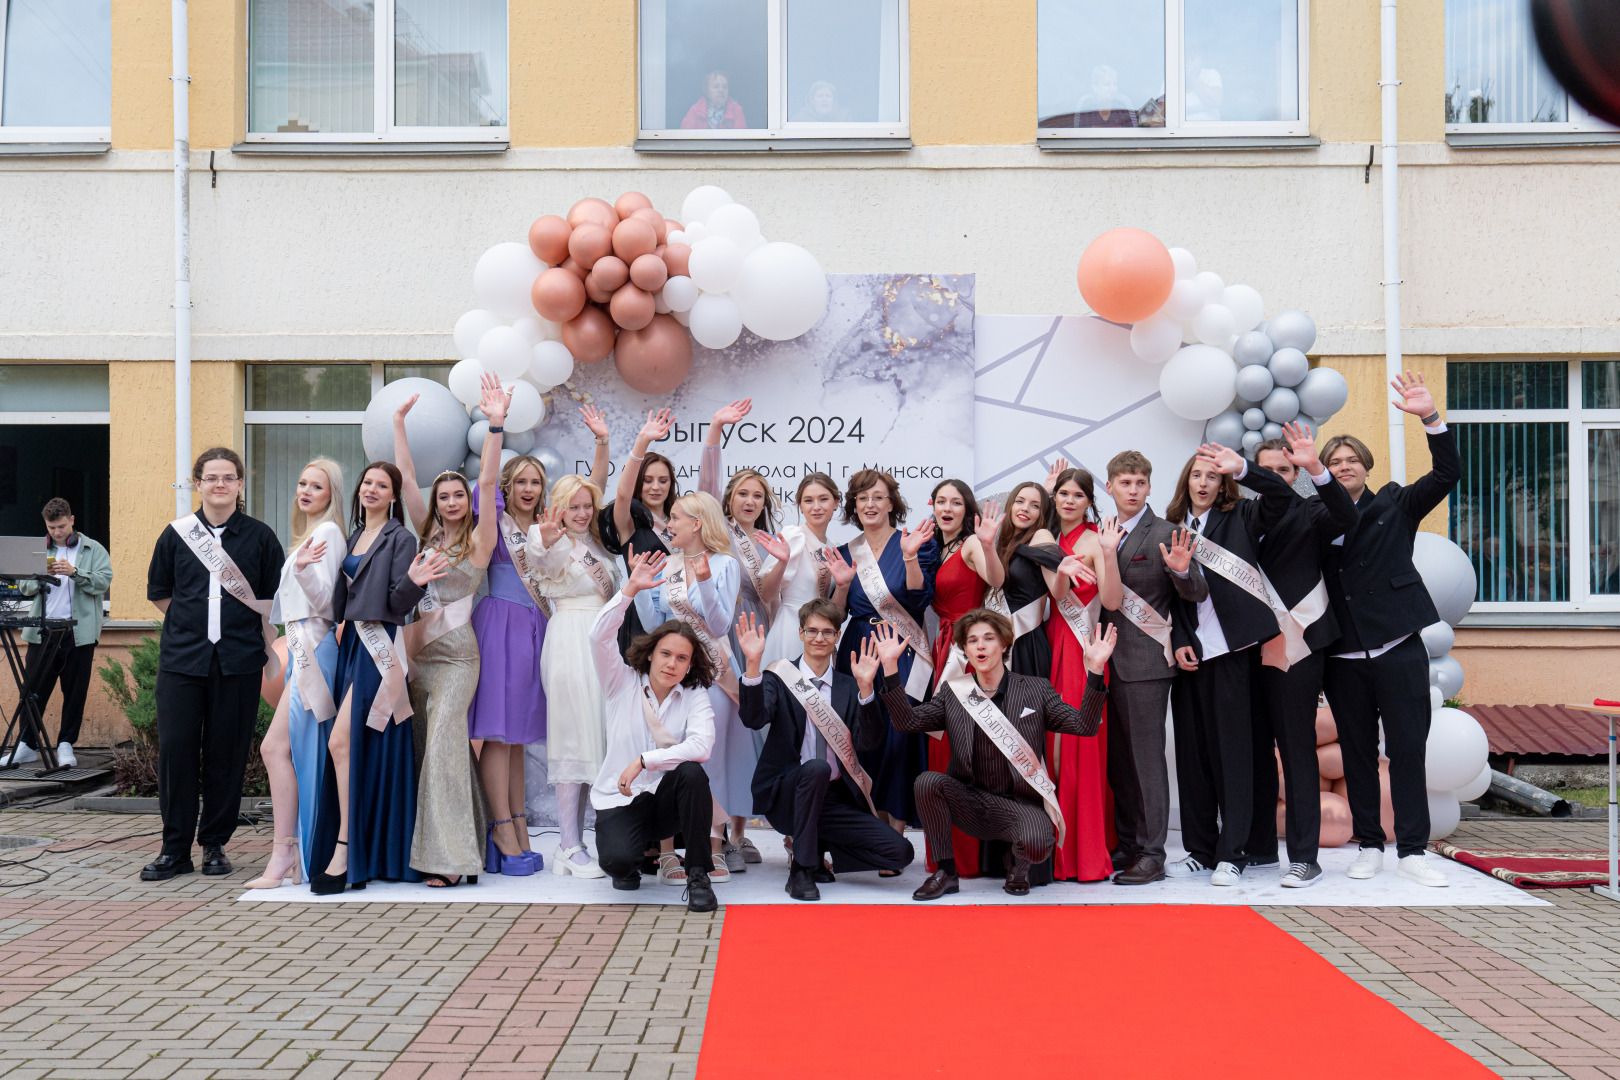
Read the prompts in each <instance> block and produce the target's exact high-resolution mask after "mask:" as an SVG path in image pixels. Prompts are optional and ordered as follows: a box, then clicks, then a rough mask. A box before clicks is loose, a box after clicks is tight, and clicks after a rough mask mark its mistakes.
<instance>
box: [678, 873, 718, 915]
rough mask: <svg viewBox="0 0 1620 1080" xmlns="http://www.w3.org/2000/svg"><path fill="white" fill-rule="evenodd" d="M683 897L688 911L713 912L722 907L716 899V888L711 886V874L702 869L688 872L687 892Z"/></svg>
mask: <svg viewBox="0 0 1620 1080" xmlns="http://www.w3.org/2000/svg"><path fill="white" fill-rule="evenodd" d="M682 896H683V899H685V900H686V910H687V911H713V910H714V909H715V908H717V907H719V906H720V901H718V900H716V899H715V898H714V886H713V885H710V884H709V872H708V871H707V870H704V869H702V868H701V867H698V868H691V869H688V870H687V871H686V891H685V893H683V894H682Z"/></svg>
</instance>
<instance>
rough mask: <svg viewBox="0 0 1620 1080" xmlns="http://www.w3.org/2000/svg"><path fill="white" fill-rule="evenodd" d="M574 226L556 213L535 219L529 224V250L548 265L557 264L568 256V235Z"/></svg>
mask: <svg viewBox="0 0 1620 1080" xmlns="http://www.w3.org/2000/svg"><path fill="white" fill-rule="evenodd" d="M573 231H574V227H573V226H572V225H570V224H568V222H566V221H564V220H563V219H562V218H560V217H558V216H557V215H556V214H547V215H546V216H545V217H539V218H535V219H534V224H533V225H530V226H529V250H530V251H532V252H534V256H535V258H537V259H539V260H540V261H541V262H543V263H545V264H546V265H548V266H556V265H557V264H558V263H560V262H562V261H563V260H564V259H566V258H568V237H569V235H570V234H572V233H573Z"/></svg>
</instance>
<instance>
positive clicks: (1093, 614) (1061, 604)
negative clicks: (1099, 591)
mask: <svg viewBox="0 0 1620 1080" xmlns="http://www.w3.org/2000/svg"><path fill="white" fill-rule="evenodd" d="M1052 606H1053V607H1054V608H1055V609H1056V611H1057V614H1058V617H1059V618H1061V619H1062V620H1063V625H1065V626H1067V627H1068V628H1069V633H1071V634H1073V635H1074V640H1076V641H1078V642H1079V643H1080V647H1081V648H1082V649H1083V648H1085V647H1086V645H1087V644H1089V643H1090V641H1091V635H1092V632H1093V631H1095V630H1096V628H1097V610H1098V608H1099V607H1100V606H1101V600H1100V599H1099V598H1098V597H1095V596H1093V597H1092V598H1091V603H1089V604H1084V605H1082V604H1081V603H1080V601H1078V600H1076V599H1075V598H1074V590H1073V589H1070V590H1069V592H1068V593H1067V594H1066V595H1065V596H1064V597H1063V599H1061V600H1059V601H1057V602H1056V603H1055V604H1053V605H1052Z"/></svg>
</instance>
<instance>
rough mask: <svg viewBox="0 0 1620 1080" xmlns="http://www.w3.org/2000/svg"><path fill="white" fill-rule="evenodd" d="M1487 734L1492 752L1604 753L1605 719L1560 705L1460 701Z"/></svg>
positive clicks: (1606, 740)
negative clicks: (1480, 703) (1493, 703)
mask: <svg viewBox="0 0 1620 1080" xmlns="http://www.w3.org/2000/svg"><path fill="white" fill-rule="evenodd" d="M1462 708H1463V711H1464V712H1466V713H1467V714H1468V715H1470V716H1472V717H1473V718H1474V719H1475V720H1478V721H1479V724H1480V726H1481V727H1483V728H1484V729H1485V734H1486V735H1488V736H1490V740H1491V753H1493V754H1573V755H1581V756H1587V757H1607V756H1608V753H1609V746H1608V739H1609V721H1608V718H1607V717H1604V716H1599V715H1597V714H1596V713H1588V712H1579V711H1577V710H1575V709H1566V708H1564V707H1563V706H1562V705H1464V706H1463V707H1462Z"/></svg>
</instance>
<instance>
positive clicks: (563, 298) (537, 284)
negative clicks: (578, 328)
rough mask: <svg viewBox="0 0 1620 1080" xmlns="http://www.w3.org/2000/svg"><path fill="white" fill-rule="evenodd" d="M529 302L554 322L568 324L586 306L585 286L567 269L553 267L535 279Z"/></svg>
mask: <svg viewBox="0 0 1620 1080" xmlns="http://www.w3.org/2000/svg"><path fill="white" fill-rule="evenodd" d="M529 301H530V302H531V303H532V304H534V310H536V311H538V312H539V313H540V314H541V315H542V316H544V317H545V318H547V319H550V320H551V321H552V322H567V321H568V320H569V319H572V318H573V317H574V316H576V315H578V314H579V310H580V308H582V307H584V306H585V284H584V283H583V282H582V281H580V280H579V278H578V277H576V276H575V275H574V274H573V273H572V272H570V271H569V270H568V268H567V267H563V266H553V267H552V268H551V269H550V270H546V271H542V272H541V274H540V276H539V277H537V278H535V279H534V285H533V287H532V288H530V290H529Z"/></svg>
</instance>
